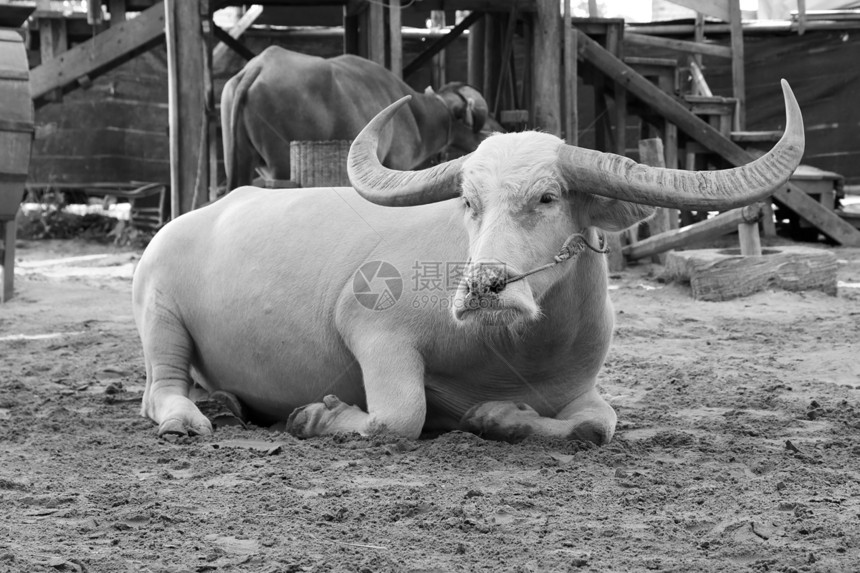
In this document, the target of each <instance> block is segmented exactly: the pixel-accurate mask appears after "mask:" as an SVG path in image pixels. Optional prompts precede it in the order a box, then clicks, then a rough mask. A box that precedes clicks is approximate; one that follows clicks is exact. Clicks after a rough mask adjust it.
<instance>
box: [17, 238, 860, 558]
mask: <svg viewBox="0 0 860 573" xmlns="http://www.w3.org/2000/svg"><path fill="white" fill-rule="evenodd" d="M822 248H828V247H823V246H822ZM831 250H832V251H833V252H834V253H835V254H836V256H837V257H838V258H839V259H840V260H841V261H842V263H841V265H840V269H839V280H840V281H841V285H842V286H841V287H840V288H839V293H838V296H836V297H832V296H827V295H825V294H822V293H818V292H804V293H786V292H763V293H759V294H757V295H754V296H751V297H749V298H745V299H741V300H735V301H730V302H720V303H702V302H696V301H693V300H692V299H691V298H690V294H689V288H688V287H684V286H681V285H674V284H663V283H661V282H660V281H659V280H658V276H659V271H660V267H655V266H651V265H642V266H638V267H634V268H632V269H630V270H628V271H625V272H623V273H620V274H618V275H614V277H613V280H612V288H613V292H612V296H613V299H614V301H615V304H616V310H617V314H618V316H617V332H616V338H615V342H614V346H613V350H612V352H611V355H610V357H609V360H608V363H607V365H606V367H605V369H604V371H603V375H602V385H601V389H602V392H603V393H604V394H605V395H607V396H609V397H610V399H611V401H612V403H613V405H614V406H615V408H616V410H617V411H618V415H619V431H618V433H617V435H616V437H615V439H614V440H613V442H612V443H611V444H610V445H608V446H606V447H603V448H593V447H587V446H584V445H581V444H578V443H574V442H561V441H546V440H538V439H527V440H526V441H524V442H521V443H519V444H507V443H496V442H488V441H484V440H482V439H480V438H478V437H476V436H472V435H469V434H463V433H459V432H454V433H450V434H446V435H442V436H440V437H436V438H427V439H422V440H419V441H415V442H410V441H396V440H386V439H382V438H374V439H369V438H361V437H357V436H345V437H336V438H326V439H311V440H306V441H298V440H296V439H294V438H293V437H291V436H289V435H286V434H282V433H272V432H269V431H266V430H263V429H258V428H251V429H241V428H237V427H224V428H219V429H218V431H217V432H216V433H215V435H214V437H212V438H205V439H201V438H181V439H173V440H159V439H157V438H156V434H155V432H156V428H155V426H154V425H153V424H152V423H151V422H150V421H148V420H145V419H143V418H141V417H140V416H139V414H138V412H139V403H140V397H141V392H142V390H143V384H144V373H143V360H142V355H141V352H140V345H139V341H138V338H137V333H136V331H135V329H134V323H133V320H132V315H131V304H130V290H131V279H130V276H131V270H132V268H133V264H134V262H135V260H136V259H137V257H138V255H139V252H135V251H127V250H115V249H111V248H107V247H104V246H102V245H95V244H86V243H79V242H71V241H68V242H38V243H36V242H26V243H24V244H22V245H21V246H20V248H19V251H18V252H19V259H20V263H19V265H18V274H17V281H16V291H17V296H16V297H15V298H14V299H13V300H12V301H10V302H8V303H7V304H5V305H3V306H0V508H2V510H0V571H2V572H6V571H10V572H38V571H50V572H54V571H90V572H119V571H130V572H132V571H133V572H138V571H152V572H156V571H157V572H167V571H170V572H185V571H188V572H203V571H217V572H220V571H248V572H262V573H275V572H296V571H352V572H361V573H367V572H376V571H412V572H419V571H424V572H442V571H600V572H603V571H645V570H673V571H857V570H860V439H858V438H860V414H858V408H860V288H858V287H860V284H858V283H860V249H845V248H831Z"/></svg>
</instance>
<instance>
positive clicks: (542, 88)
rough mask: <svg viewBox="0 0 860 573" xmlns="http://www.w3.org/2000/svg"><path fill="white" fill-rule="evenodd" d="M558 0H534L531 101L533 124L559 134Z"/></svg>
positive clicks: (559, 50) (559, 19)
mask: <svg viewBox="0 0 860 573" xmlns="http://www.w3.org/2000/svg"><path fill="white" fill-rule="evenodd" d="M558 8H559V6H558V0H537V12H536V14H535V31H534V40H533V41H534V51H533V57H534V68H533V70H534V71H533V74H534V78H533V81H532V102H533V103H534V122H533V123H534V126H535V127H537V128H539V129H542V130H543V131H545V132H547V133H551V134H553V135H556V136H559V137H560V136H561V86H560V85H559V83H560V79H561V77H562V74H561V51H562V50H561V49H560V48H561V13H560V12H559V9H558Z"/></svg>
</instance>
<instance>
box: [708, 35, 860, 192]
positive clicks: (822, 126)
mask: <svg viewBox="0 0 860 573" xmlns="http://www.w3.org/2000/svg"><path fill="white" fill-rule="evenodd" d="M858 54H860V30H836V31H807V32H806V33H805V34H804V35H802V36H798V35H796V34H772V35H752V34H745V36H744V56H745V58H744V59H745V62H744V63H745V66H744V69H745V75H746V94H747V129H748V130H759V129H761V130H768V129H782V128H783V127H784V126H785V112H784V110H783V101H782V95H781V90H780V87H779V80H780V78H785V79H786V80H788V82H789V83H790V84H791V87H792V89H793V90H794V93H795V95H796V96H797V100H798V102H799V103H800V107H801V109H802V110H803V121H804V126H805V128H806V154H805V155H804V158H803V163H805V164H809V165H813V166H815V167H818V168H821V169H825V170H828V171H835V172H836V173H839V174H841V175H843V176H844V177H845V183H846V184H848V185H856V184H860V65H858ZM705 64H706V66H707V69H706V70H705V77H706V78H707V80H708V83H709V85H710V86H711V88H712V89H713V91H714V93H715V94H719V95H725V96H730V95H731V87H730V86H731V76H730V71H729V68H728V62H727V61H726V60H722V61H721V60H716V59H714V60H706V61H705Z"/></svg>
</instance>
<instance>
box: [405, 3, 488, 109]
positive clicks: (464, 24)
mask: <svg viewBox="0 0 860 573" xmlns="http://www.w3.org/2000/svg"><path fill="white" fill-rule="evenodd" d="M483 17H484V13H483V12H472V13H471V14H469V15H468V16H466V17H465V18H463V20H462V21H461V22H460V23H459V24H457V25H456V26H454V27H453V28H451V31H450V32H448V33H447V34H445V35H444V36H442V37H441V38H439V39H438V40H436V41H435V42H433V43H432V44H430V45H429V46H428V47H427V49H426V50H424V51H423V52H421V53H420V54H418V55H417V56H416V57H415V59H414V60H412V61H411V62H409V63H408V64H407V65H406V67H405V68H403V77H404V78H408V77H409V76H411V75H412V74H414V73H415V72H416V71H418V70H419V69H420V68H421V66H423V65H424V64H426V63H427V62H429V61H430V60H432V59H433V56H435V55H436V54H438V53H439V52H440V51H442V50H444V49H445V48H446V47H447V46H448V44H450V43H451V42H453V41H454V40H456V39H457V38H459V37H460V35H461V34H462V33H463V32H464V31H465V30H467V29H468V28H469V27H470V26H471V25H472V24H474V23H475V22H477V21H478V20H480V19H481V18H483ZM476 87H478V86H476ZM484 95H485V96H486V94H484Z"/></svg>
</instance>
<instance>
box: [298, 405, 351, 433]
mask: <svg viewBox="0 0 860 573" xmlns="http://www.w3.org/2000/svg"><path fill="white" fill-rule="evenodd" d="M350 407H351V406H349V405H348V404H345V403H344V402H341V401H340V399H338V397H337V396H334V395H332V394H329V395H327V396H325V397H324V398H323V399H322V402H314V403H313V404H306V405H304V406H300V407H298V408H296V409H295V410H293V413H292V414H290V417H289V418H288V419H287V425H286V430H287V432H289V433H290V434H292V435H293V436H295V437H297V438H299V439H305V438H310V437H313V436H319V435H322V434H324V433H326V429H327V428H328V426H329V424H330V423H331V421H332V420H333V419H334V418H335V417H336V416H337V415H338V414H339V413H340V412H341V411H343V410H346V409H347V408H350Z"/></svg>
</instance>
